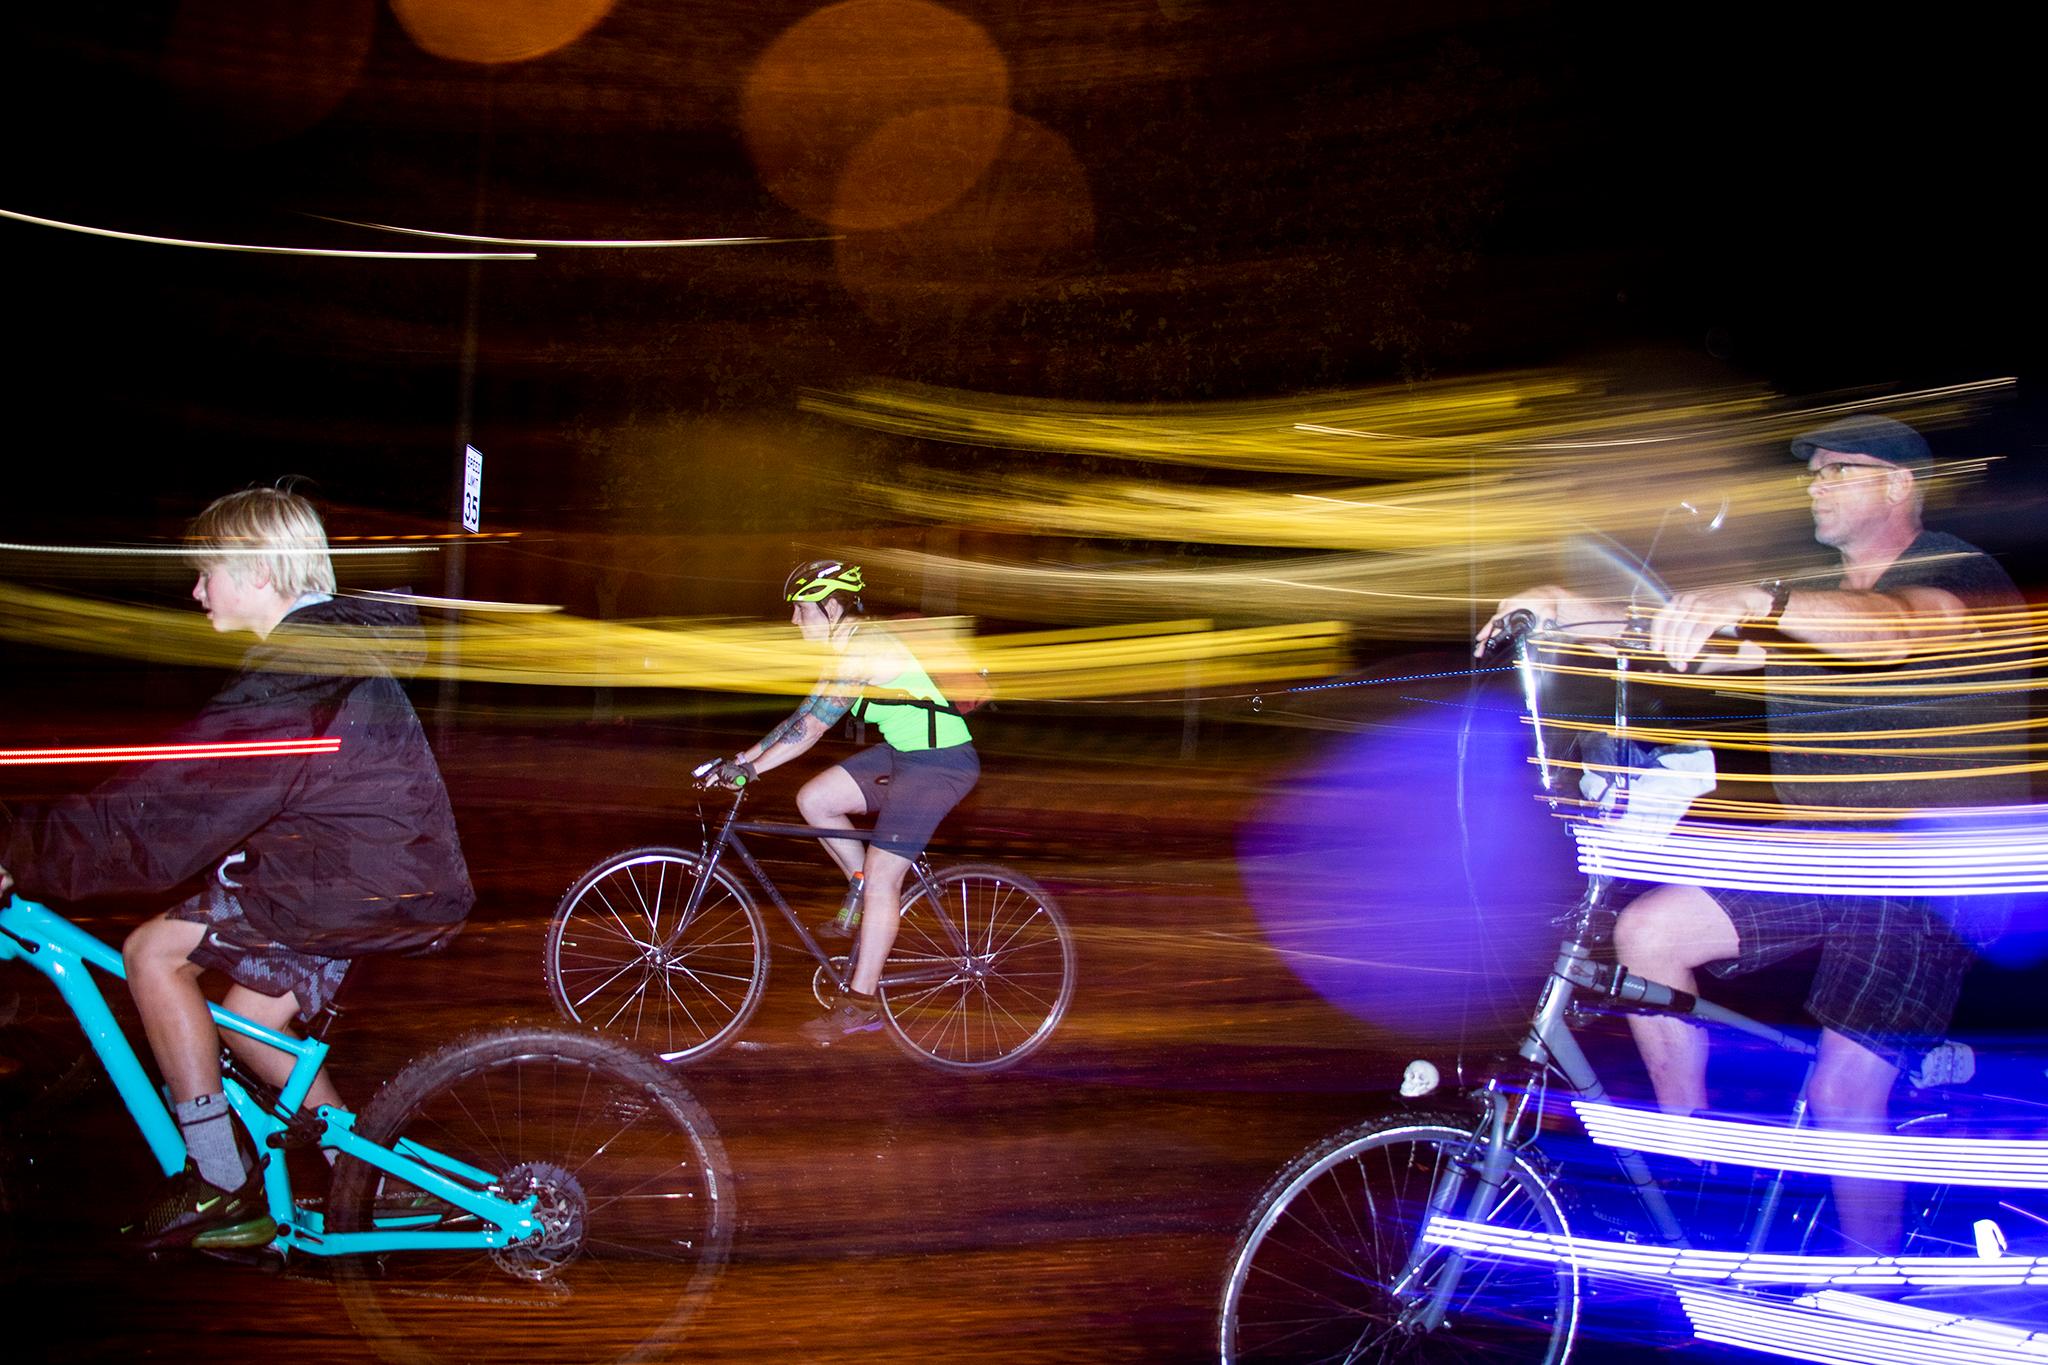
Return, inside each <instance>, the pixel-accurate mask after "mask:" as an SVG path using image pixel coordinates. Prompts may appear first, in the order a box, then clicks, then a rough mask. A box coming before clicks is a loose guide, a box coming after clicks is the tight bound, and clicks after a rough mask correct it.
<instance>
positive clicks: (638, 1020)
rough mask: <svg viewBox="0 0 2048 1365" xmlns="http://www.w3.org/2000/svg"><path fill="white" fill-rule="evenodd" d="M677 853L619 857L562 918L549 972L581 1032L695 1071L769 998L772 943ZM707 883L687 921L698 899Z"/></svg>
mask: <svg viewBox="0 0 2048 1365" xmlns="http://www.w3.org/2000/svg"><path fill="white" fill-rule="evenodd" d="M706 869H707V864H706V862H705V860H704V858H703V856H702V855H700V854H696V853H690V852H686V851H684V850H683V849H679V848H636V849H629V850H627V851H626V852H624V853H615V854H613V855H612V856H611V857H609V858H606V859H605V860H604V861H603V862H601V863H599V864H597V865H596V866H595V867H593V868H591V869H590V870H589V871H588V872H586V873H584V874H583V875H582V876H581V877H578V878H577V879H576V882H575V884H574V885H572V886H571V887H570V888H569V890H568V892H567V893H566V894H565V895H564V896H563V897H562V902H561V904H560V905H558V906H556V907H555V917H554V920H553V921H552V922H551V923H550V924H549V925H548V932H547V940H546V944H545V946H544V947H543V949H542V966H543V969H544V972H545V974H546V976H547V981H548V993H549V994H550V995H551V996H553V997H554V1001H555V1008H556V1010H557V1011H559V1012H560V1013H561V1016H562V1017H563V1018H564V1019H567V1020H569V1021H570V1022H572V1023H581V1024H589V1025H591V1026H592V1027H594V1028H599V1029H603V1030H605V1031H606V1032H608V1033H615V1034H618V1035H619V1036H621V1037H625V1038H631V1039H632V1040H633V1041H634V1042H636V1043H639V1044H640V1045H641V1046H642V1047H646V1048H650V1049H652V1050H653V1051H654V1052H656V1053H657V1054H659V1056H660V1057H661V1059H662V1060H663V1061H665V1062H694V1061H701V1060H702V1059H704V1058H706V1057H709V1056H711V1055H712V1054H713V1053H715V1052H717V1051H718V1050H719V1049H721V1048H723V1047H725V1046H726V1044H728V1043H730V1042H732V1041H733V1039H735V1038H737V1037H739V1035H740V1030H741V1029H744V1028H745V1027H746V1026H747V1021H748V1020H749V1019H751V1018H752V1017H753V1015H754V1010H755V1008H756V1007H757V1006H758V1005H759V1004H760V1003H761V995H762V992H763V991H765V990H766V989H767V986H768V932H767V929H766V927H765V926H764V925H763V924H762V922H761V912H760V910H759V909H758V908H756V907H755V905H754V901H753V898H752V897H751V896H749V895H748V894H747V892H746V888H745V887H743V886H741V885H740V883H739V882H738V880H737V879H735V878H734V877H733V876H732V875H731V874H730V873H728V872H727V871H726V870H725V869H724V868H722V867H721V868H717V869H714V870H712V871H711V874H710V879H709V881H705V873H706ZM699 882H705V885H704V894H703V896H702V898H701V899H700V900H699V901H698V902H697V908H696V910H695V911H693V912H692V913H691V914H690V916H689V917H688V918H687V919H685V918H684V916H683V907H684V906H686V905H687V904H689V899H690V894H691V891H692V890H693V889H694V888H695V887H696V885H697V884H698V883H699Z"/></svg>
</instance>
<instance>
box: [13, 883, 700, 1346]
mask: <svg viewBox="0 0 2048 1365" xmlns="http://www.w3.org/2000/svg"><path fill="white" fill-rule="evenodd" d="M0 962H19V963H23V964H26V965H27V966H29V967H32V968H34V969H35V970H36V971H38V972H40V973H42V975H43V976H45V977H47V978H48V979H49V981H50V982H51V984H52V985H54V986H55V987H56V989H57V991H58V993H59V995H61V996H62V998H63V1001H64V1003H65V1004H66V1005H67V1006H68V1007H69V1009H70V1011H71V1013H72V1014H73V1015H74V1016H75V1017H76V1019H77V1021H78V1024H79V1026H80V1028H82V1029H83V1030H84V1033H85V1037H86V1041H87V1043H88V1044H89V1046H90V1047H91V1049H92V1051H93V1052H94V1053H95V1054H97V1056H98V1058H99V1061H100V1062H101V1063H102V1064H103V1065H104V1067H105V1070H106V1074H107V1076H108V1077H109V1079H110V1080H111V1081H112V1083H113V1086H114V1088H115V1090H116V1091H117V1092H118V1094H119V1096H120V1098H121V1100H122V1102H123V1103H124V1104H125V1106H126V1107H127V1110H128V1113H129V1114H130V1115H131V1116H133V1118H134V1121H135V1125H136V1127H137V1128H138V1129H139V1130H140V1131H141V1134H142V1137H143V1140H144V1141H145V1142H146V1143H147V1144H148V1147H149V1151H150V1153H151V1155H152V1156H153V1158H154V1160H155V1162H156V1164H157V1165H158V1166H159V1167H161V1168H162V1170H163V1171H164V1173H165V1174H166V1175H170V1174H171V1173H173V1172H175V1171H177V1170H179V1169H181V1168H182V1167H183V1165H184V1162H185V1146H184V1141H183V1139H182V1138H181V1137H180V1135H179V1132H178V1126H177V1123H176V1121H175V1120H174V1119H173V1118H172V1117H171V1114H170V1111H169V1109H168V1108H167V1107H166V1105H165V1102H164V1100H163V1098H162V1097H161V1094H160V1092H159V1091H158V1089H157V1088H156V1086H155V1085H154V1083H153V1082H152V1081H151V1079H150V1075H149V1073H148V1072H147V1071H146V1070H145V1069H144V1066H143V1064H142V1062H141V1060H140V1059H139V1058H138V1057H137V1055H136V1051H135V1048H134V1045H133V1044H132V1043H131V1042H130V1041H129V1039H128V1037H127V1035H126V1033H125V1032H124V1031H123V1030H122V1028H121V1026H120V1023H119V1022H118V1021H117V1020H116V1018H115V1016H114V1013H113V1010H112V1009H111V1008H110V1007H109V1005H108V1002H107V1000H106V998H105V996H104V995H102V993H101V991H100V987H99V984H98V980H97V978H96V977H95V975H94V970H93V969H97V971H99V972H102V973H105V974H107V975H110V976H115V977H120V976H123V971H122V963H121V955H120V953H119V952H117V951H116V950H115V949H113V948H110V947H108V946H107V945H106V944H105V943H102V942H101V941H100V940H98V939H97V938H95V937H93V936H92V935H91V934H89V933H87V932H86V931H84V930H83V929H81V928H79V927H78V926H77V925H76V924H74V923H73V922H71V921H70V920H69V919H67V918H65V917H64V916H63V915H60V914H58V913H56V912H55V911H52V910H50V909H48V908H46V907H44V906H42V905H38V904H36V903H34V902H31V901H27V900H23V899H21V898H20V897H9V898H8V902H7V904H6V906H5V908H4V909H0ZM213 1017H214V1020H215V1022H216V1023H218V1024H219V1026H220V1027H221V1028H222V1029H224V1030H228V1031H231V1032H233V1033H237V1034H240V1035H242V1036H243V1037H247V1038H253V1039H256V1040H258V1041H260V1042H263V1043H267V1044H269V1045H270V1046H271V1047H274V1048H276V1049H278V1050H279V1051H280V1052H283V1053H285V1054H286V1055H288V1056H289V1057H290V1058H291V1059H292V1070H291V1074H290V1076H289V1078H288V1079H287V1080H286V1082H285V1084H284V1086H283V1088H282V1089H281V1090H272V1089H271V1088H269V1087H268V1086H266V1085H264V1084H263V1083H262V1082H261V1081H260V1080H257V1079H256V1078H255V1077H253V1076H251V1075H250V1074H248V1073H247V1072H246V1071H244V1070H242V1069H241V1068H239V1067H237V1066H236V1065H235V1063H234V1061H233V1059H232V1057H231V1056H229V1057H228V1058H227V1060H226V1062H225V1067H226V1078H225V1091H226V1094H227V1098H228V1103H229V1105H230V1107H231V1108H232V1110H233V1112H234V1114H235V1117H236V1119H237V1120H238V1121H239V1122H240V1123H241V1125H242V1127H243V1128H244V1129H245V1130H246V1132H247V1134H248V1136H249V1138H250V1139H251V1141H252V1142H253V1144H254V1147H255V1150H256V1151H257V1152H258V1153H259V1154H260V1156H261V1158H262V1161H263V1167H262V1171H263V1180H264V1189H265V1192H266V1195H267V1197H268V1205H269V1214H270V1216H271V1218H272V1219H273V1220H275V1222H276V1225H277V1226H276V1231H275V1233H274V1235H273V1237H272V1240H271V1241H270V1243H269V1245H268V1248H267V1249H266V1250H265V1252H264V1254H266V1255H268V1256H269V1257H271V1258H273V1259H277V1260H285V1261H297V1260H301V1259H302V1258H310V1259H315V1260H319V1261H322V1262H324V1263H326V1264H327V1265H329V1266H330V1267H331V1268H332V1272H333V1276H334V1280H335V1282H336V1286H337V1288H338V1290H339V1292H340V1295H341V1298H342V1301H343V1303H344V1304H345V1305H346V1307H347V1310H348V1313H349V1316H350V1318H351V1319H352V1320H353V1322H354V1324H355V1326H356V1328H357V1330H358V1331H360V1332H361V1334H362V1335H363V1336H364V1337H365V1338H366V1339H367V1340H368V1342H369V1343H370V1345H371V1346H373V1347H374V1348H375V1349H376V1350H377V1351H378V1353H379V1354H381V1355H383V1356H385V1357H386V1358H387V1359H391V1360H398V1361H406V1362H441V1361H478V1360H503V1361H522V1362H524V1361H545V1360H560V1361H576V1362H595V1361H639V1360H652V1359H662V1358H666V1356H667V1355H668V1353H669V1348H670V1347H671V1345H672V1344H673V1342H674V1340H675V1338H676V1336H677V1335H678V1334H679V1333H680V1332H681V1330H682V1328H683V1326H684V1324H685V1322H686V1321H687V1320H688V1318H689V1317H690V1315H691V1313H692V1312H693V1311H694V1309H695V1307H696V1306H697V1304H698V1302H699V1301H700V1300H701V1299H702V1297H703V1296H704V1295H705V1294H706V1293H707V1292H708V1290H709V1289H710V1287H711V1285H712V1283H713V1281H714V1280H715V1279H716V1278H717V1276H718V1273H719V1270H720V1268H721V1266H722V1265H723V1263H724V1260H725V1256H726V1251H727V1247H728V1244H729V1243H730V1240H731V1237H732V1229H733V1224H734V1211H733V1201H732V1177H731V1175H730V1173H729V1171H728V1169H727V1166H726V1160H725V1153H724V1150H723V1148H722V1147H721V1145H720V1143H719V1139H718V1135H717V1132H716V1130H715V1129H714V1128H713V1126H712V1124H711V1120H710V1119H709V1117H707V1116H706V1114H705V1113H704V1111H703V1109H701V1108H700V1107H699V1106H698V1104H697V1102H696V1101H695V1100H694V1099H693V1098H691V1096H690V1094H689V1093H688V1091H687V1090H685V1089H684V1088H683V1086H682V1085H681V1084H680V1083H679V1082H678V1081H677V1079H676V1077H675V1074H674V1073H673V1072H671V1071H669V1070H668V1069H667V1068H664V1067H661V1066H659V1065H657V1064H655V1063H653V1062H651V1061H649V1060H648V1059H646V1058H644V1057H642V1056H641V1055H640V1054H638V1053H636V1052H634V1051H632V1050H631V1049H629V1048H626V1047H624V1046H621V1045H620V1044H617V1043H614V1042H610V1041H607V1040H605V1039H603V1038H600V1037H596V1036H593V1035H591V1034H587V1033H582V1032H575V1031H570V1030H564V1029H559V1028H532V1027H524V1028H520V1027H515V1028H503V1029H498V1030H495V1031H490V1032H485V1033H480V1034H477V1035H475V1036H473V1037H469V1038H465V1039H462V1040H460V1041H458V1042H454V1043H451V1044H449V1045H447V1046H444V1047H442V1048H440V1049H438V1050H436V1051H433V1052H430V1053H428V1054H427V1055H425V1056H423V1057H420V1058H418V1059H416V1060H415V1061H413V1062H411V1063H409V1064H408V1065H406V1066H405V1067H404V1068H403V1069H401V1070H400V1071H399V1072H398V1074H397V1075H395V1076H393V1077H392V1078H391V1079H390V1080H389V1081H388V1082H386V1083H385V1085H384V1086H383V1087H382V1088H381V1089H380V1090H379V1091H378V1092H377V1093H376V1095H375V1096H374V1097H373V1098H372V1099H371V1100H370V1102H369V1103H368V1104H367V1105H366V1106H364V1108H363V1109H362V1111H361V1112H360V1113H351V1112H348V1111H346V1110H341V1109H335V1108H329V1107H322V1108H320V1109H319V1110H317V1111H314V1112H307V1111H304V1110H302V1109H301V1108H300V1105H301V1104H302V1102H303V1101H304V1099H305V1097H306V1094H307V1093H308V1091H309V1089H310V1087H311V1086H312V1084H313V1080H314V1077H315V1076H317V1075H318V1074H319V1071H320V1068H321V1066H322V1064H323V1063H324V1062H325V1060H326V1058H327V1055H328V1051H329V1048H328V1044H327V1043H326V1041H325V1038H324V1035H325V1033H326V1032H327V1025H328V1023H329V1022H330V1020H331V1018H332V1014H331V1013H330V1014H327V1015H323V1016H322V1017H320V1018H318V1019H316V1020H314V1021H312V1025H311V1027H310V1028H309V1030H308V1036H307V1037H304V1038H300V1037H295V1036H292V1035H289V1034H283V1033H277V1032H273V1031H272V1030H270V1029H267V1028H264V1027H262V1026H261V1025H258V1024H255V1023H253V1022H251V1021H249V1020H247V1019H244V1018H242V1017H240V1016H238V1015H235V1014H232V1013H230V1012H228V1011H226V1010H224V1009H221V1008H220V1007H219V1006H215V1007H214V1009H213ZM293 1149H318V1150H319V1151H321V1152H323V1153H327V1152H331V1153H334V1154H335V1160H334V1164H333V1172H332V1181H331V1185H330V1187H329V1188H328V1189H327V1190H326V1191H324V1196H325V1197H324V1198H322V1197H321V1195H322V1193H323V1192H306V1191H301V1190H299V1189H297V1188H295V1185H294V1177H293V1172H292V1168H291V1165H290V1164H289V1163H288V1162H287V1161H286V1159H285V1158H286V1155H287V1153H288V1152H291V1151H292V1150H293ZM315 1164H317V1163H316V1162H315V1161H307V1162H304V1163H303V1165H306V1166H313V1165H315ZM139 1195H140V1192H138V1196H139Z"/></svg>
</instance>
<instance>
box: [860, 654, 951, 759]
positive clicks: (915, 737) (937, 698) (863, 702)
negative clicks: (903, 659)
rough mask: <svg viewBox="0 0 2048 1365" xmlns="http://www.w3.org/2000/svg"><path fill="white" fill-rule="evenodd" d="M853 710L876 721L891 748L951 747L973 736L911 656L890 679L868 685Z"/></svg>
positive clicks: (936, 685) (921, 665)
mask: <svg viewBox="0 0 2048 1365" xmlns="http://www.w3.org/2000/svg"><path fill="white" fill-rule="evenodd" d="M877 694H880V695H877ZM853 709H854V714H855V715H857V716H859V717H860V718H861V719H862V720H871V721H873V722H874V723H875V727H876V728H877V729H879V730H880V731H881V732H882V738H883V739H884V740H885V741H887V742H888V745H889V747H890V748H892V749H906V750H910V749H951V748H953V747H955V746H956V745H961V744H966V743H968V742H970V741H971V740H972V739H973V738H974V736H973V735H971V734H969V733H968V732H967V722H966V721H964V720H962V719H961V718H960V713H959V711H957V710H955V709H954V707H953V704H952V703H951V702H949V701H947V700H946V694H945V693H943V692H941V691H940V690H939V685H938V684H937V683H935V682H933V681H932V675H931V674H929V673H927V672H925V671H924V665H923V664H921V663H919V662H918V661H917V660H916V658H914V657H913V658H912V659H911V660H910V662H909V665H908V666H907V667H905V668H904V670H903V671H902V672H901V673H898V674H897V675H896V676H895V677H893V678H891V679H889V681H887V682H885V683H876V684H872V685H870V686H869V688H868V690H867V695H864V696H863V697H862V698H861V699H860V700H859V701H857V702H855V703H854V708H853Z"/></svg>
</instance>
